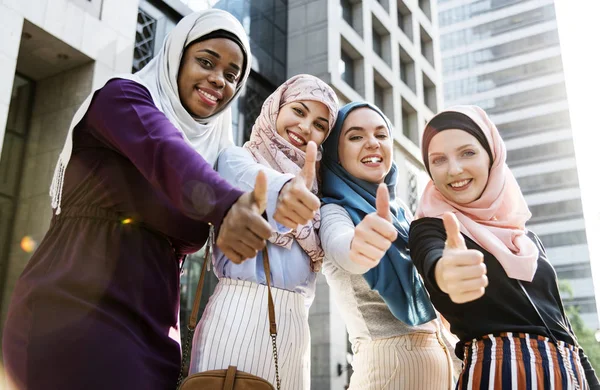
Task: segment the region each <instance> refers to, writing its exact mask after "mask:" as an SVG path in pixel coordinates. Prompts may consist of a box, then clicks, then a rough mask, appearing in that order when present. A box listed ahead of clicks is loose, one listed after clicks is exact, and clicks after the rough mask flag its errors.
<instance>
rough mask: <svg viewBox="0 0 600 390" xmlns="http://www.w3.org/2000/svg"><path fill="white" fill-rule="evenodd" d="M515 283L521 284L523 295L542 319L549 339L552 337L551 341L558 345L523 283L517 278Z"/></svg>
mask: <svg viewBox="0 0 600 390" xmlns="http://www.w3.org/2000/svg"><path fill="white" fill-rule="evenodd" d="M517 283H519V286H521V290H523V293H524V294H525V296H526V297H527V299H528V300H529V303H531V306H533V309H534V310H535V312H536V313H537V315H538V317H539V318H540V320H542V324H544V327H545V328H546V331H547V332H548V336H549V337H550V339H552V342H554V344H556V346H557V347H558V340H557V339H556V337H555V336H554V333H552V330H551V329H550V327H549V326H548V324H547V323H546V320H544V317H542V314H541V313H540V311H539V310H538V308H537V306H536V305H535V303H534V302H533V299H531V296H529V293H528V292H527V290H526V289H525V286H523V283H521V281H520V280H517Z"/></svg>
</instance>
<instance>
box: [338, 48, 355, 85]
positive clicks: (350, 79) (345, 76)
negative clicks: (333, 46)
mask: <svg viewBox="0 0 600 390" xmlns="http://www.w3.org/2000/svg"><path fill="white" fill-rule="evenodd" d="M340 75H341V77H342V80H344V81H345V82H346V83H347V84H348V85H349V86H351V87H352V88H354V60H353V59H352V57H350V55H348V53H346V52H345V51H344V50H342V57H341V59H340Z"/></svg>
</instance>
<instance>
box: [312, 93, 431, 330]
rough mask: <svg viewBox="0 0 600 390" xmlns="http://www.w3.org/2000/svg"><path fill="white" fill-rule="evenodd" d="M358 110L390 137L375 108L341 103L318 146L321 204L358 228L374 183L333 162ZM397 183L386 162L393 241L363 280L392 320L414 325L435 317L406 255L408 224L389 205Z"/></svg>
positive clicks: (369, 207)
mask: <svg viewBox="0 0 600 390" xmlns="http://www.w3.org/2000/svg"><path fill="white" fill-rule="evenodd" d="M361 107H368V108H370V109H371V110H373V111H375V112H377V113H378V114H379V115H381V117H382V118H383V119H384V121H385V123H386V126H387V128H388V131H389V133H390V137H391V136H392V132H391V126H390V124H389V122H388V120H387V118H386V117H385V115H384V114H383V113H382V112H381V111H380V110H379V109H378V108H377V107H375V106H373V105H371V104H369V103H366V102H353V103H349V104H346V105H345V106H344V107H342V108H341V109H340V110H339V112H338V116H337V120H336V122H335V126H334V128H333V130H332V131H331V134H330V135H329V137H328V138H327V141H325V143H324V144H323V157H322V160H321V179H322V186H321V190H322V193H323V199H322V201H323V203H325V204H327V203H333V204H337V205H340V206H342V207H343V208H344V209H346V211H347V212H348V214H350V218H351V219H352V222H354V225H358V223H359V222H360V221H362V220H363V218H364V217H365V216H366V215H367V214H370V213H373V212H375V211H376V206H375V195H376V193H377V184H375V183H370V182H367V181H365V180H361V179H357V178H355V177H354V176H352V175H351V174H349V173H348V172H347V171H346V170H345V169H344V168H343V167H342V165H341V164H340V163H339V162H338V161H339V157H338V145H339V139H340V135H341V131H342V127H343V124H344V121H345V120H346V117H347V116H348V114H349V113H350V112H351V111H352V110H354V109H357V108H361ZM397 182H398V167H397V166H396V164H395V163H392V167H391V170H390V172H389V173H388V174H387V176H386V177H385V184H386V185H387V187H388V190H389V192H390V204H391V206H390V208H391V212H392V214H393V216H392V223H393V224H394V227H395V228H396V230H397V231H398V238H396V241H394V243H393V244H392V246H391V247H390V249H388V251H387V252H386V254H385V256H384V257H383V258H382V259H381V261H380V262H379V264H378V265H377V266H376V267H374V268H372V269H370V270H369V271H368V272H367V273H365V274H364V275H363V276H364V278H365V280H366V281H367V283H368V284H369V287H371V289H373V290H375V291H377V292H378V293H379V295H380V296H381V297H382V298H383V300H384V301H385V303H386V304H387V305H388V307H389V309H390V311H391V312H392V314H393V315H394V316H395V317H396V318H397V319H399V320H400V321H402V322H404V323H405V324H407V325H412V326H414V325H420V324H423V323H426V322H429V321H431V320H433V319H434V318H435V317H436V314H435V310H434V309H433V306H432V304H431V301H430V300H429V296H428V295H427V292H426V291H425V287H424V286H423V282H422V280H421V278H420V277H419V275H418V273H417V270H416V269H415V267H414V265H413V263H412V260H411V259H410V255H409V254H408V229H409V227H410V224H409V223H408V221H407V220H406V216H405V213H404V210H403V209H402V208H396V206H395V202H394V200H395V198H396V184H397Z"/></svg>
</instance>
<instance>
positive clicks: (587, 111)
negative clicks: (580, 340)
mask: <svg viewBox="0 0 600 390" xmlns="http://www.w3.org/2000/svg"><path fill="white" fill-rule="evenodd" d="M584 4H585V5H584ZM555 5H556V12H557V19H558V32H559V37H560V43H561V51H562V55H563V66H564V70H565V80H566V86H567V98H568V101H569V110H570V115H571V126H572V131H573V139H574V145H575V158H576V160H577V170H578V173H579V180H580V187H581V199H582V202H583V211H584V217H585V220H586V231H587V240H588V246H589V250H590V259H591V263H592V273H593V276H594V281H595V283H594V284H595V285H594V288H595V290H596V297H597V298H596V304H597V305H598V309H599V310H598V311H599V312H600V299H598V298H599V297H600V147H599V146H600V121H597V120H596V118H594V117H593V115H594V114H596V113H599V114H600V43H599V40H600V21H599V20H598V15H599V14H600V1H597V0H593V1H590V0H585V1H584V0H555Z"/></svg>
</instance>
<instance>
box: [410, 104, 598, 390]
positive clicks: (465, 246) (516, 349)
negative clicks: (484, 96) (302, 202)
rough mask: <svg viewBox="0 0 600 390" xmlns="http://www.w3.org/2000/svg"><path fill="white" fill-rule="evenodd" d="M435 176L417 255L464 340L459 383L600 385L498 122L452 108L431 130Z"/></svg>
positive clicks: (414, 231)
mask: <svg viewBox="0 0 600 390" xmlns="http://www.w3.org/2000/svg"><path fill="white" fill-rule="evenodd" d="M422 141H423V142H422V155H423V162H424V163H425V167H426V168H427V172H428V173H429V175H430V177H431V181H430V182H429V183H428V184H427V187H426V188H425V191H424V194H423V197H422V199H421V203H420V205H419V208H418V210H417V215H416V218H417V219H416V220H415V221H414V222H413V223H412V224H411V229H410V238H409V246H410V251H411V257H412V260H413V262H414V264H415V266H416V267H417V269H418V270H419V273H420V274H421V276H422V277H423V279H424V281H425V286H426V288H427V290H428V291H429V293H430V296H431V300H432V302H433V304H434V306H435V307H436V309H437V310H439V312H440V313H441V314H442V315H443V316H444V317H445V318H446V319H447V320H448V322H449V323H450V326H451V330H452V333H454V334H456V335H457V336H458V337H459V339H460V342H459V343H458V344H457V346H456V350H455V352H456V355H457V356H458V357H459V358H461V359H463V370H462V373H461V376H460V379H459V382H458V384H457V389H484V388H485V389H498V390H509V389H510V390H516V389H548V390H549V389H582V390H583V389H590V388H591V389H600V384H599V382H598V379H597V377H596V374H595V372H594V369H593V368H592V367H591V365H590V363H589V361H588V359H587V357H586V356H585V354H584V352H583V350H582V349H581V348H580V347H579V345H578V343H577V338H576V337H575V335H574V333H573V331H572V329H571V325H570V323H569V320H568V318H567V316H566V314H565V311H564V307H563V303H562V300H561V298H560V294H559V290H558V284H557V279H556V272H555V271H554V268H553V267H552V265H551V264H550V262H549V261H548V258H547V256H546V252H545V250H544V247H543V245H542V243H541V242H540V240H539V238H538V237H537V236H536V235H535V234H534V233H533V232H531V231H529V230H527V229H526V228H525V223H526V222H527V221H528V220H529V218H530V217H531V213H530V212H529V209H528V207H527V204H526V202H525V199H524V197H523V194H522V193H521V190H520V188H519V186H518V184H517V181H516V180H515V178H514V176H513V175H512V173H511V171H510V170H509V169H508V166H507V165H506V147H505V145H504V142H503V141H502V138H500V134H499V132H498V129H497V128H496V126H495V125H494V124H493V123H492V122H491V121H490V119H489V117H488V116H487V114H486V113H485V112H484V111H483V110H482V109H481V108H479V107H476V106H455V107H451V108H448V109H446V110H444V111H443V112H441V113H439V114H437V115H436V116H435V117H433V119H431V121H430V122H429V123H428V124H427V126H426V127H425V131H424V133H423V140H422Z"/></svg>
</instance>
